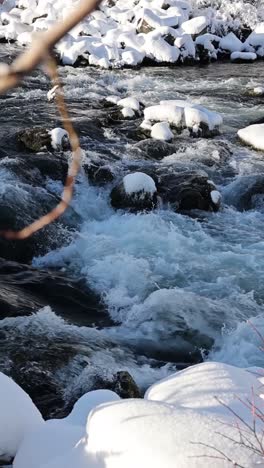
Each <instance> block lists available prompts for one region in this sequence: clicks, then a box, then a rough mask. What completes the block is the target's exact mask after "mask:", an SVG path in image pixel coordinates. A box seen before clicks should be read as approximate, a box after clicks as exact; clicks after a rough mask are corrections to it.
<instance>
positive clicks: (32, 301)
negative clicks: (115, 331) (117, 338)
mask: <svg viewBox="0 0 264 468" xmlns="http://www.w3.org/2000/svg"><path fill="white" fill-rule="evenodd" d="M47 305H49V306H51V307H52V308H53V309H54V310H55V311H56V312H58V313H60V314H61V315H63V316H65V315H66V316H67V315H69V314H70V313H71V312H72V313H75V316H76V319H77V314H78V315H80V314H82V313H85V321H86V322H87V324H89V323H90V324H93V323H94V322H96V323H97V325H99V324H100V323H102V324H104V325H106V324H108V325H109V324H111V323H112V322H111V320H110V318H109V317H108V314H107V312H106V309H105V307H104V305H103V304H102V302H101V299H100V297H99V296H98V295H97V294H96V293H95V292H93V291H92V290H91V289H90V288H89V287H88V286H87V285H86V283H84V282H83V281H81V280H76V279H71V278H69V277H68V276H66V275H64V274H63V273H59V272H56V271H54V270H41V269H37V268H33V267H32V266H29V265H23V264H21V263H17V262H11V261H9V262H8V261H6V260H4V259H2V258H0V319H3V318H5V317H9V316H12V317H13V316H18V315H28V314H31V313H33V312H36V311H37V310H39V309H40V308H42V307H45V306H47Z"/></svg>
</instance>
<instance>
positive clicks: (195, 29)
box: [181, 16, 207, 36]
mask: <svg viewBox="0 0 264 468" xmlns="http://www.w3.org/2000/svg"><path fill="white" fill-rule="evenodd" d="M206 27H207V18H206V16H197V17H195V18H192V19H190V20H188V21H185V22H184V23H182V25H181V31H182V32H183V33H186V34H191V35H192V36H197V35H198V34H202V33H203V32H204V31H205V30H206Z"/></svg>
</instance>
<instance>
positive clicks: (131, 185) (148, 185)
mask: <svg viewBox="0 0 264 468" xmlns="http://www.w3.org/2000/svg"><path fill="white" fill-rule="evenodd" d="M123 184H124V189H125V192H126V194H127V195H131V194H132V193H137V192H141V191H143V192H145V193H150V194H154V193H155V192H156V191H157V188H156V185H155V182H154V180H153V179H152V177H150V176H149V175H147V174H144V173H143V172H134V173H132V174H127V175H126V176H125V177H124V178H123Z"/></svg>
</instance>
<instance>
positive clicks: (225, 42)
mask: <svg viewBox="0 0 264 468" xmlns="http://www.w3.org/2000/svg"><path fill="white" fill-rule="evenodd" d="M219 47H220V48H221V49H222V50H227V51H228V52H230V53H232V52H241V51H242V49H243V43H242V42H241V41H240V39H238V37H237V36H236V35H235V34H234V33H233V32H230V33H229V34H227V36H224V37H223V38H222V39H221V41H220V42H219Z"/></svg>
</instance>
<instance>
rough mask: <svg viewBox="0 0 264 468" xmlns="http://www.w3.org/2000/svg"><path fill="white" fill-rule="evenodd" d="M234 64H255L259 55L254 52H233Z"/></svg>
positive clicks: (231, 57)
mask: <svg viewBox="0 0 264 468" xmlns="http://www.w3.org/2000/svg"><path fill="white" fill-rule="evenodd" d="M230 59H231V60H232V62H237V63H241V62H254V61H255V60H256V59H257V54H255V53H254V52H232V54H231V55H230Z"/></svg>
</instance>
